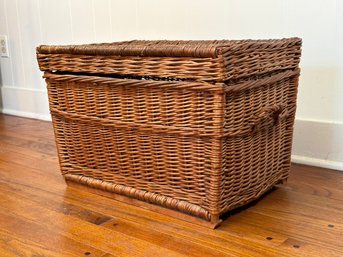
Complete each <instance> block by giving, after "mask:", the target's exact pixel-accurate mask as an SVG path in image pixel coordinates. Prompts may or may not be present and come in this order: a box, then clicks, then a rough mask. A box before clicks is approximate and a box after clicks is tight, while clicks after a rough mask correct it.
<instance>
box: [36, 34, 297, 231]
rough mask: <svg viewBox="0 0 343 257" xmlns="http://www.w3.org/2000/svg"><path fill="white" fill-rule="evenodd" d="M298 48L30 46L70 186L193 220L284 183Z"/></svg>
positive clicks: (238, 43)
mask: <svg viewBox="0 0 343 257" xmlns="http://www.w3.org/2000/svg"><path fill="white" fill-rule="evenodd" d="M300 54H301V40H300V39H299V38H289V39H278V40H219V41H127V42H117V43H106V44H90V45H75V46H39V47H38V48H37V59H38V63H39V66H40V69H41V70H42V71H44V77H45V79H46V83H47V88H48V95H49V105H50V111H51V115H52V121H53V126H54V131H55V137H56V145H57V149H58V156H59V161H60V167H61V171H62V174H63V176H64V177H65V179H66V181H67V183H68V184H69V185H71V186H73V187H77V188H82V189H83V190H88V191H91V192H94V193H97V194H101V195H105V196H109V197H112V198H114V199H117V200H120V201H124V202H126V203H129V204H133V205H136V206H140V207H142V208H147V209H150V210H153V211H156V212H160V213H164V214H167V215H170V216H174V217H177V218H180V219H184V220H187V221H190V222H193V223H197V224H201V225H205V226H209V227H212V228H214V227H216V226H217V225H218V224H219V223H220V221H221V220H220V215H222V214H224V213H225V212H228V211H230V210H233V209H234V208H237V207H240V206H242V205H245V204H247V203H249V202H251V201H252V200H255V199H257V198H258V197H260V196H261V195H262V194H263V193H265V192H266V191H267V190H269V189H270V188H271V187H273V186H274V185H276V184H278V183H280V182H284V181H286V179H287V177H288V173H289V169H290V155H291V147H292V134H293V123H294V116H295V110H296V96H297V85H298V78H299V68H298V65H299V59H300Z"/></svg>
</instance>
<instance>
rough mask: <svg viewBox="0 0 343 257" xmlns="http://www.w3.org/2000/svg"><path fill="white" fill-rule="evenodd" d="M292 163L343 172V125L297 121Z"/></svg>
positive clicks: (316, 121)
mask: <svg viewBox="0 0 343 257" xmlns="http://www.w3.org/2000/svg"><path fill="white" fill-rule="evenodd" d="M292 161H293V162H295V163H301V164H307V165H313V166H319V167H324V168H329V169H336V170H343V123H340V122H329V121H318V120H305V119H296V121H295V128H294V138H293V150H292Z"/></svg>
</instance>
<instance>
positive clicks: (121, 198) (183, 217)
mask: <svg viewBox="0 0 343 257" xmlns="http://www.w3.org/2000/svg"><path fill="white" fill-rule="evenodd" d="M66 183H67V185H68V186H69V187H71V188H75V189H78V190H82V191H86V192H89V193H94V194H97V195H101V196H105V197H108V198H111V199H114V200H117V201H120V202H123V203H126V204H130V205H133V206H137V207H140V208H143V209H146V210H150V211H153V212H156V213H160V214H163V215H167V216H170V217H173V218H176V219H179V220H183V221H187V222H190V223H192V224H197V225H200V226H203V227H207V228H211V229H215V228H216V227H218V226H219V225H220V223H221V222H222V220H221V219H219V218H214V219H212V220H211V221H206V220H203V219H200V218H197V217H194V216H191V215H188V214H185V213H181V212H178V211H174V210H171V209H167V208H164V207H162V206H159V205H155V204H150V203H147V202H143V201H140V200H137V199H134V198H131V197H127V196H125V195H119V194H116V193H113V192H108V191H104V190H101V189H97V188H93V187H88V186H85V185H83V184H79V183H76V182H74V181H70V180H66Z"/></svg>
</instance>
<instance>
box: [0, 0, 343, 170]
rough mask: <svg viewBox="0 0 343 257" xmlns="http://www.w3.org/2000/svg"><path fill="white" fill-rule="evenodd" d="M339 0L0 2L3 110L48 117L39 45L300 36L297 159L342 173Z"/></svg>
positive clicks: (342, 7)
mask: <svg viewBox="0 0 343 257" xmlns="http://www.w3.org/2000/svg"><path fill="white" fill-rule="evenodd" d="M342 27H343V1H341V0H258V1H256V0H188V1H187V0H165V1H159V0H122V1H116V0H0V34H2V35H7V36H8V38H9V47H10V54H11V57H10V58H8V59H6V58H1V77H2V89H1V94H2V102H3V112H5V113H12V114H17V115H23V116H29V117H36V118H42V119H48V118H49V111H48V105H47V97H46V92H45V86H44V82H43V80H42V79H41V76H42V74H41V72H40V71H39V70H38V67H37V64H36V60H35V46H37V45H39V44H74V43H88V42H108V41H118V40H128V39H223V38H225V39H240V38H280V37H289V36H299V37H302V38H303V57H302V62H301V67H302V75H301V79H300V88H299V98H298V111H297V123H296V132H295V140H294V151H293V154H294V156H293V160H295V161H298V162H304V163H312V164H316V165H321V166H328V167H332V168H337V169H343V47H342V46H343V29H342Z"/></svg>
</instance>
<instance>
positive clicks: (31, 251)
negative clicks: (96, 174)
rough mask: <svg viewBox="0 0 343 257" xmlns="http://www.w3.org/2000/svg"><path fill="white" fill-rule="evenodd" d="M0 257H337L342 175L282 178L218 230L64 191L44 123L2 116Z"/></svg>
mask: <svg viewBox="0 0 343 257" xmlns="http://www.w3.org/2000/svg"><path fill="white" fill-rule="evenodd" d="M0 194H1V197H0V256H1V257H4V256H104V257H105V256H106V257H109V256H163V257H164V256H263V257H265V256H321V257H324V256H343V172H337V171H332V170H326V169H321V168H314V167H306V166H300V165H293V167H292V171H291V175H290V178H289V181H288V183H287V184H286V185H284V186H281V187H278V188H277V189H275V190H273V191H272V192H270V193H269V194H267V195H266V196H265V197H264V198H263V199H261V200H260V201H258V202H256V203H254V204H252V205H251V206H249V208H245V209H242V210H240V212H236V213H233V214H232V215H231V216H230V217H227V218H226V219H225V221H224V222H223V223H222V225H221V226H220V227H219V228H218V229H216V230H211V229H208V228H204V227H200V226H197V225H193V224H190V223H188V222H184V221H180V220H176V219H174V218H170V217H167V216H164V215H159V214H155V213H153V212H150V211H148V210H144V209H139V208H136V207H133V206H129V205H126V204H124V203H121V202H117V201H114V200H110V199H107V198H104V197H101V196H97V195H93V194H90V193H84V192H81V191H77V190H75V189H71V188H67V187H66V185H65V183H64V180H63V179H62V176H61V175H60V173H59V167H58V161H57V157H56V151H55V145H54V139H53V131H52V126H51V123H49V122H43V121H37V120H30V119H24V118H18V117H13V116H6V115H0Z"/></svg>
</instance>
